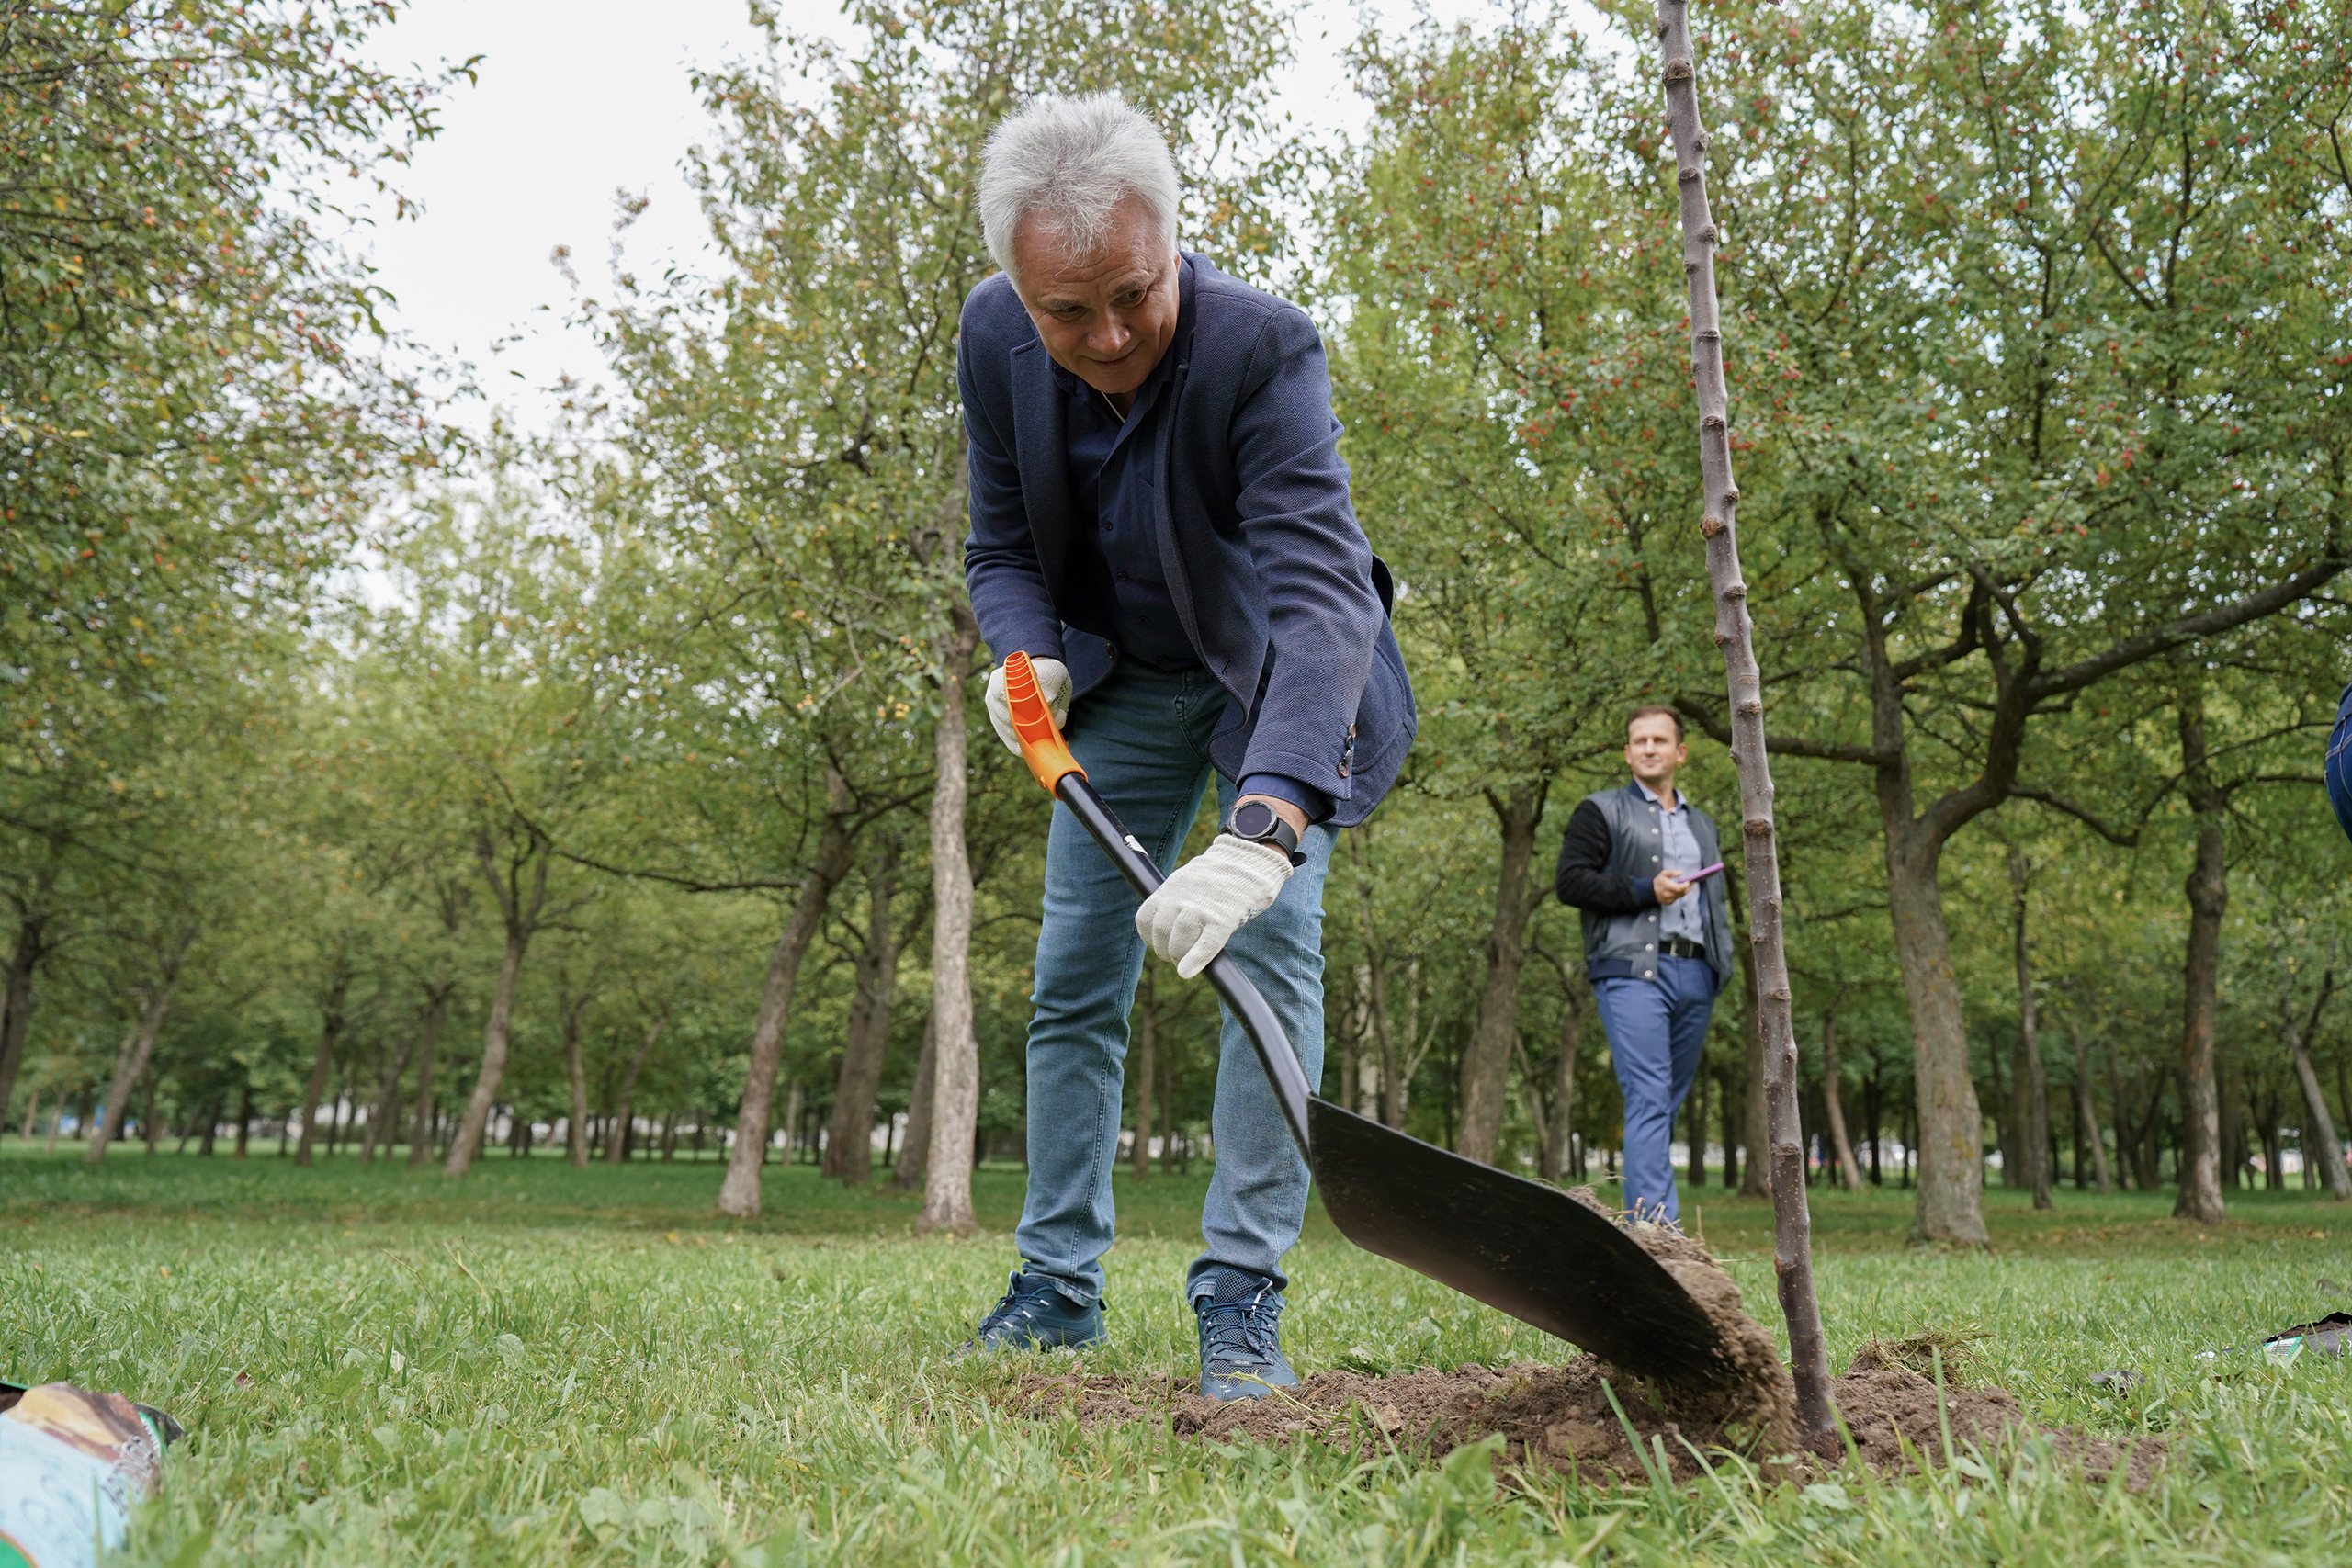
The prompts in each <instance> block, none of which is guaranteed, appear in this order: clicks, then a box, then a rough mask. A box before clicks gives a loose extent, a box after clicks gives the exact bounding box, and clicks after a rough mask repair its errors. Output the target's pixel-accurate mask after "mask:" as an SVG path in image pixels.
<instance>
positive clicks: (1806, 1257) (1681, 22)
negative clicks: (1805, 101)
mask: <svg viewBox="0 0 2352 1568" xmlns="http://www.w3.org/2000/svg"><path fill="white" fill-rule="evenodd" d="M1657 42H1658V58H1659V60H1660V61H1661V62H1663V65H1664V74H1665V79H1666V109H1667V118H1668V123H1669V125H1670V126H1671V128H1672V130H1673V133H1674V161H1675V182H1676V186H1677V187H1678V189H1679V191H1680V194H1681V204H1682V273H1683V277H1684V279H1685V280H1686V281H1687V283H1688V284H1689V286H1690V299H1691V377H1692V379H1693V380H1694V381H1695V382H1696V383H1697V387H1698V393H1699V468H1700V476H1701V482H1702V487H1703V490H1704V496H1703V513H1702V518H1701V521H1700V524H1699V531H1700V533H1701V534H1702V535H1704V536H1705V537H1706V541H1707V581H1708V585H1709V587H1710V589H1711V590H1712V592H1713V595H1714V601H1715V644H1716V646H1717V647H1719V648H1721V649H1723V650H1724V671H1725V673H1726V674H1727V675H1728V676H1729V678H1730V684H1731V730H1732V744H1731V756H1732V761H1733V763H1734V764H1735V765H1736V767H1737V768H1738V770H1739V815H1740V829H1741V832H1740V840H1741V862H1742V863H1743V864H1744V865H1745V866H1746V867H1747V924H1748V941H1749V942H1751V943H1752V944H1753V946H1754V952H1755V956H1756V978H1757V987H1756V989H1757V992H1758V998H1757V999H1758V1013H1759V1017H1760V1018H1761V1020H1762V1022H1763V1026H1764V1097H1765V1114H1766V1118H1767V1120H1768V1122H1770V1129H1769V1131H1770V1142H1771V1150H1770V1153H1771V1191H1772V1243H1773V1246H1772V1269H1773V1272H1774V1273H1775V1274H1776V1275H1777V1276H1778V1278H1779V1282H1780V1290H1781V1314H1782V1315H1783V1316H1785V1317H1786V1318H1787V1319H1788V1325H1789V1352H1790V1360H1791V1362H1792V1368H1791V1370H1792V1372H1793V1373H1794V1375H1795V1380H1796V1391H1797V1420H1798V1423H1799V1425H1800V1426H1802V1427H1804V1435H1805V1438H1807V1440H1808V1442H1809V1443H1813V1444H1815V1445H1818V1444H1820V1443H1821V1442H1822V1441H1823V1440H1825V1439H1826V1440H1828V1441H1834V1440H1835V1438H1836V1433H1837V1415H1836V1411H1835V1410H1834V1408H1833V1407H1832V1405H1831V1404H1830V1400H1829V1359H1828V1354H1827V1351H1826V1349H1825V1348H1824V1347H1823V1345H1822V1340H1821V1303H1820V1302H1819V1301H1818V1300H1817V1299H1816V1298H1815V1294H1814V1289H1813V1216H1812V1213H1810V1211H1809V1210H1808V1209H1807V1207H1806V1204H1805V1190H1804V1145H1803V1142H1802V1138H1801V1134H1800V1133H1799V1130H1798V1126H1797V1092H1796V1077H1797V1045H1796V1032H1795V1028H1794V1023H1793V1021H1792V1018H1791V1016H1790V1007H1789V959H1788V952H1787V949H1786V948H1785V946H1784V945H1783V943H1782V941H1781V858H1780V848H1779V844H1778V841H1777V840H1776V838H1775V836H1774V830H1773V826H1772V773H1771V769H1770V765H1769V763H1768V761H1767V759H1766V757H1765V751H1764V690H1763V682H1762V679H1761V678H1760V677H1759V676H1758V672H1757V668H1756V645H1755V637H1754V635H1753V632H1752V630H1751V626H1750V623H1749V620H1748V615H1747V583H1746V582H1745V581H1742V580H1741V578H1740V572H1739V533H1738V530H1737V528H1736V525H1735V513H1736V508H1737V506H1738V502H1739V491H1738V489H1737V488H1736V486H1735V485H1734V484H1733V483H1732V474H1731V425H1730V404H1731V400H1730V395H1729V394H1728V393H1727V392H1726V391H1725V390H1724V342H1723V328H1722V322H1721V320H1720V317H1719V315H1718V313H1717V310H1716V306H1715V220H1714V218H1713V215H1712V214H1711V213H1710V212H1709V210H1708V208H1707V177H1706V152H1707V136H1706V132H1705V130H1702V128H1701V126H1700V124H1699V92H1698V83H1697V80H1696V78H1695V73H1694V71H1693V66H1692V51H1691V19H1690V12H1689V6H1688V5H1687V0H1658V10H1657Z"/></svg>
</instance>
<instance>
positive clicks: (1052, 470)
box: [1012, 338, 1070, 604]
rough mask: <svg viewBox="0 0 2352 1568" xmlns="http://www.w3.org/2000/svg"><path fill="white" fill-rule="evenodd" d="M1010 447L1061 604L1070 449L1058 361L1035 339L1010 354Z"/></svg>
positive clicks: (1040, 559) (1042, 561) (1042, 559)
mask: <svg viewBox="0 0 2352 1568" xmlns="http://www.w3.org/2000/svg"><path fill="white" fill-rule="evenodd" d="M1012 446H1013V454H1012V456H1013V461H1014V463H1015V464H1016V465H1018V466H1019V468H1020V469H1021V500H1022V504H1023V507H1025V508H1026V510H1027V511H1028V513H1029V536H1030V538H1031V539H1032V540H1034V541H1035V543H1036V546H1037V564H1038V566H1039V567H1040V568H1041V569H1043V570H1044V571H1045V574H1046V592H1048V593H1050V594H1051V595H1052V596H1053V600H1054V603H1055V604H1060V603H1061V602H1062V588H1063V583H1064V581H1066V580H1067V578H1068V576H1069V531H1070V523H1069V467H1068V464H1069V436H1068V429H1067V424H1066V422H1065V420H1064V419H1063V411H1062V399H1061V392H1060V389H1057V387H1056V386H1055V385H1054V362H1053V360H1052V359H1051V358H1049V357H1047V355H1046V345H1045V344H1042V343H1040V342H1038V341H1037V340H1036V339H1035V338H1031V339H1030V340H1029V341H1028V342H1027V343H1024V344H1022V345H1021V346H1020V347H1019V348H1016V349H1014V350H1013V351H1012Z"/></svg>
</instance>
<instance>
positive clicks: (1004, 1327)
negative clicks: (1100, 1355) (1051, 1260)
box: [962, 1274, 1103, 1355]
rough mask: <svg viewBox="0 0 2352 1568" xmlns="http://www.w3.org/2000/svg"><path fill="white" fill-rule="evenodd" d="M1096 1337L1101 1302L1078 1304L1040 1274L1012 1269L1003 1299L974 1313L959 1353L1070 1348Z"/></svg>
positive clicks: (1100, 1331)
mask: <svg viewBox="0 0 2352 1568" xmlns="http://www.w3.org/2000/svg"><path fill="white" fill-rule="evenodd" d="M1102 1337H1103V1303H1101V1302H1099V1301H1098V1302H1092V1303H1089V1304H1087V1305H1085V1306H1080V1305H1079V1304H1078V1303H1076V1302H1073V1301H1071V1300H1070V1299H1069V1297H1068V1296H1066V1295H1064V1294H1062V1293H1061V1292H1060V1291H1058V1290H1057V1289H1056V1288H1055V1286H1054V1282H1053V1281H1052V1280H1048V1279H1047V1278H1046V1276H1044V1275H1043V1274H1036V1275H1030V1274H1015V1275H1013V1276H1012V1279H1011V1280H1009V1281H1007V1283H1006V1286H1005V1292H1004V1299H1003V1300H1002V1301H1001V1302H999V1303H996V1305H995V1306H994V1307H992V1308H990V1309H989V1314H988V1316H986V1317H984V1318H982V1319H980V1326H979V1327H978V1329H977V1330H975V1331H974V1332H973V1335H972V1337H971V1340H970V1341H969V1342H968V1343H967V1344H966V1345H965V1347H964V1348H963V1351H962V1353H963V1354H965V1355H987V1354H989V1352H991V1351H996V1350H1076V1349H1079V1348H1081V1347H1084V1346H1088V1345H1092V1344H1094V1343H1096V1342H1097V1341H1099V1340H1100V1339H1101V1338H1102Z"/></svg>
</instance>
